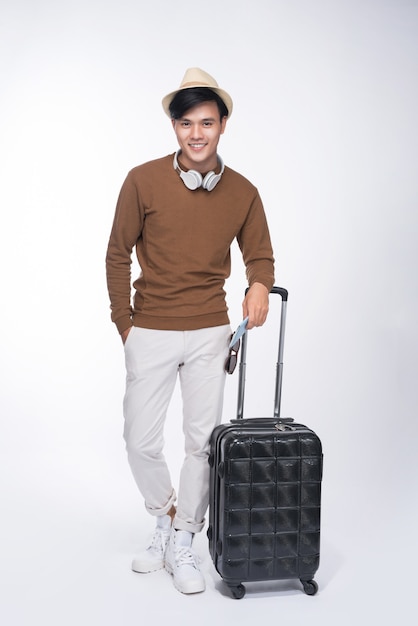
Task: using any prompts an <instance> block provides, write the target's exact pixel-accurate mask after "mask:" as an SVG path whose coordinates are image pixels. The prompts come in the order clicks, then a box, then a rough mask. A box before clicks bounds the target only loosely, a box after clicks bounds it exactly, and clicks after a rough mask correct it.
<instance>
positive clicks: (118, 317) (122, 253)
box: [106, 173, 142, 342]
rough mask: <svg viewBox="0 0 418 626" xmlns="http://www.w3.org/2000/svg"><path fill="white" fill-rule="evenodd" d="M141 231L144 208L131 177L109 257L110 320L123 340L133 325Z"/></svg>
mask: <svg viewBox="0 0 418 626" xmlns="http://www.w3.org/2000/svg"><path fill="white" fill-rule="evenodd" d="M141 230H142V218H141V207H140V206H139V201H138V193H137V189H136V186H135V184H134V181H133V177H132V174H131V173H130V174H128V176H127V178H126V180H125V182H124V183H123V185H122V189H121V191H120V194H119V198H118V202H117V205H116V211H115V217H114V220H113V226H112V231H111V234H110V238H109V243H108V247H107V254H106V278H107V288H108V292H109V298H110V308H111V319H112V321H113V322H114V323H115V324H116V327H117V329H118V331H119V333H120V334H121V336H122V341H124V342H125V341H126V337H127V336H128V333H129V330H130V328H131V326H132V307H131V264H132V258H131V256H132V250H133V248H134V246H135V245H136V242H137V241H138V238H139V236H140V234H141Z"/></svg>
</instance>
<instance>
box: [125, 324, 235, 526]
mask: <svg viewBox="0 0 418 626" xmlns="http://www.w3.org/2000/svg"><path fill="white" fill-rule="evenodd" d="M230 334H231V329H230V326H229V325H225V326H215V327H213V328H203V329H199V330H191V331H171V330H150V329H146V328H138V327H135V326H134V327H132V329H131V331H130V332H129V335H128V338H127V340H126V342H125V363H126V372H127V376H126V393H125V397H124V402H123V406H124V418H125V427H124V438H125V441H126V450H127V454H128V461H129V464H130V466H131V469H132V473H133V476H134V478H135V481H136V484H137V485H138V488H139V490H140V492H141V494H142V496H143V497H144V500H145V506H146V508H147V510H148V511H149V513H151V514H152V515H164V514H166V513H167V512H168V511H169V510H170V508H171V506H172V505H173V504H174V502H175V500H176V493H175V490H174V488H173V485H172V481H171V477H170V472H169V469H168V467H167V463H166V460H165V457H164V453H163V447H164V436H163V431H164V424H165V419H166V414H167V409H168V405H169V402H170V399H171V397H172V394H173V391H174V387H175V383H176V380H177V376H179V378H180V388H181V394H182V401H183V433H184V451H185V457H184V461H183V466H182V469H181V473H180V484H179V487H178V503H177V513H176V517H175V519H174V527H175V528H177V529H179V530H188V531H190V532H193V533H196V532H199V531H200V530H201V529H202V527H203V525H204V516H205V513H206V509H207V507H208V498H209V464H208V453H209V438H210V435H211V432H212V430H213V428H214V427H215V426H216V425H218V424H219V423H220V421H221V417H222V403H223V393H224V386H225V372H224V362H225V359H226V357H227V355H228V343H229V337H230Z"/></svg>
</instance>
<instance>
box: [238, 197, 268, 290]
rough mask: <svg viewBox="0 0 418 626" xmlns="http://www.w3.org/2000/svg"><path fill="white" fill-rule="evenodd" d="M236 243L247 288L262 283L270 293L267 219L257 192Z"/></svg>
mask: <svg viewBox="0 0 418 626" xmlns="http://www.w3.org/2000/svg"><path fill="white" fill-rule="evenodd" d="M237 241H238V245H239V247H240V249H241V252H242V257H243V260H244V264H245V267H246V273H247V280H248V284H249V286H250V287H251V285H252V284H253V283H262V284H263V285H265V287H267V289H268V290H269V291H270V290H271V288H272V287H273V284H274V257H273V249H272V245H271V240H270V233H269V229H268V225H267V219H266V215H265V212H264V208H263V204H262V201H261V198H260V196H259V194H258V192H257V193H256V195H255V197H254V199H253V201H252V203H251V206H250V209H249V211H248V215H247V218H246V220H245V222H244V224H243V226H242V228H241V230H240V232H239V233H238V235H237Z"/></svg>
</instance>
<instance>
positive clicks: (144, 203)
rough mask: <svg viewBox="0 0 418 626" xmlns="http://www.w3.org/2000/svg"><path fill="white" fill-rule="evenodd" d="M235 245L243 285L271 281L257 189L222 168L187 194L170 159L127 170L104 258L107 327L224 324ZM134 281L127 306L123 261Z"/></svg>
mask: <svg viewBox="0 0 418 626" xmlns="http://www.w3.org/2000/svg"><path fill="white" fill-rule="evenodd" d="M235 237H236V238H237V241H238V244H239V246H240V249H241V252H242V255H243V260H244V263H245V266H246V272H247V279H248V283H249V285H250V286H251V285H252V284H253V283H254V282H260V283H262V284H264V285H265V286H266V287H267V288H268V289H269V290H270V289H271V287H272V286H273V282H274V275H273V271H274V265H273V264H274V260H273V251H272V247H271V243H270V236H269V231H268V227H267V223H266V218H265V214H264V210H263V205H262V202H261V199H260V196H259V194H258V192H257V189H256V188H255V187H254V186H253V185H252V184H251V183H250V182H249V181H248V180H246V179H245V178H244V177H243V176H241V175H240V174H238V173H237V172H234V171H233V170H232V169H230V168H228V167H225V171H224V173H223V175H222V178H221V180H220V182H219V183H218V185H217V186H216V187H215V189H213V190H212V191H206V190H204V189H198V190H196V191H190V190H189V189H187V188H186V187H185V185H184V183H183V182H182V180H181V179H180V177H179V175H178V173H177V172H176V171H175V170H174V168H173V155H168V156H166V157H163V158H161V159H157V160H154V161H150V162H148V163H144V164H143V165H140V166H138V167H135V168H134V169H133V170H131V171H130V172H129V173H128V175H127V177H126V179H125V182H124V183H123V186H122V189H121V192H120V195H119V199H118V202H117V206H116V213H115V219H114V222H113V228H112V232H111V235H110V239H109V245H108V250H107V256H106V271H107V284H108V290H109V296H110V303H111V311H112V321H113V322H115V324H116V326H117V328H118V330H119V332H120V333H121V332H122V331H124V330H126V329H127V328H128V327H129V326H131V325H132V324H133V325H134V326H141V327H143V328H153V329H160V330H195V329H198V328H206V327H210V326H220V325H222V324H227V323H228V322H229V319H228V314H227V306H226V302H225V292H224V289H223V287H224V283H225V279H226V278H228V276H229V274H230V269H231V258H230V246H231V243H232V241H233V240H234V238H235ZM134 247H136V254H137V257H138V261H139V265H140V268H141V275H140V276H139V278H137V280H135V282H134V289H135V295H134V299H133V306H131V254H132V251H133V248H134Z"/></svg>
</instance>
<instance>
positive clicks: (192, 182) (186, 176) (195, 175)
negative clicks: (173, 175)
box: [173, 150, 225, 191]
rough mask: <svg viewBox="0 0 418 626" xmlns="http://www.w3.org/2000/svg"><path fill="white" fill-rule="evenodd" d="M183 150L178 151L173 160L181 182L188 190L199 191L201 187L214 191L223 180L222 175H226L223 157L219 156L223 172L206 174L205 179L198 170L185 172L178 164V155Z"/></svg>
mask: <svg viewBox="0 0 418 626" xmlns="http://www.w3.org/2000/svg"><path fill="white" fill-rule="evenodd" d="M180 152H181V150H177V152H176V153H175V155H174V159H173V167H174V169H175V170H176V172H178V174H179V176H180V178H181V180H182V181H183V183H184V184H185V185H186V187H187V189H190V190H191V191H194V190H195V189H199V187H203V189H206V191H212V189H214V188H215V187H216V185H217V184H218V183H219V181H220V180H221V177H222V174H223V173H224V169H225V165H224V162H223V161H222V159H221V157H220V156H219V155H217V159H218V163H219V165H220V166H221V171H220V172H219V174H215V172H213V171H212V172H209V173H208V174H206V176H205V178H203V177H202V174H201V173H200V172H198V171H196V170H188V171H187V172H184V171H183V170H182V169H181V167H180V165H179V163H178V159H177V157H178V155H179V154H180Z"/></svg>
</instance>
